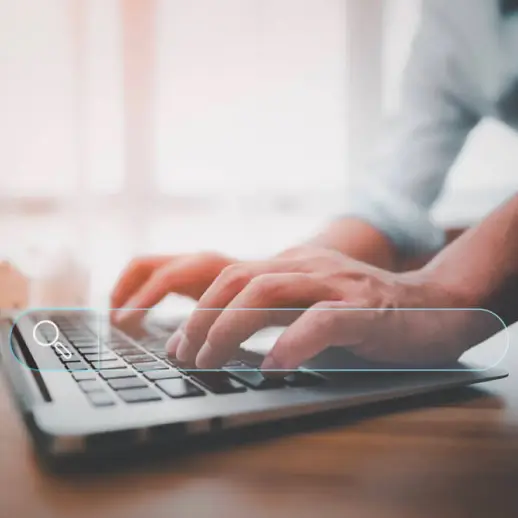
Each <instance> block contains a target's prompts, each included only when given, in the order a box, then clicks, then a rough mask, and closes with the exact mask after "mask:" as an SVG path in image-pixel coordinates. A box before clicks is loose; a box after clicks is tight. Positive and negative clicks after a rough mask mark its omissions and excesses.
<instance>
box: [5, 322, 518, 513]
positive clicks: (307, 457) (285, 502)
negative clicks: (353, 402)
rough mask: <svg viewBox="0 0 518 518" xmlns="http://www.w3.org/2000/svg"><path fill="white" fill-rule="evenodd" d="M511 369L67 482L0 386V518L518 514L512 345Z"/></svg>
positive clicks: (516, 366)
mask: <svg viewBox="0 0 518 518" xmlns="http://www.w3.org/2000/svg"><path fill="white" fill-rule="evenodd" d="M513 338H514V339H516V338H518V328H517V327H515V329H514V330H513ZM514 341H516V340H514ZM504 365H505V366H506V367H507V368H508V369H509V370H510V372H511V376H510V377H509V378H507V379H505V380H499V381H495V382H490V383H487V384H484V385H481V386H480V387H479V388H476V389H475V388H472V389H461V390H455V391H450V392H447V393H443V394H439V395H428V396H425V397H420V398H413V399H411V400H408V401H404V402H397V403H391V404H388V405H387V404H384V405H375V406H373V407H370V408H366V409H362V410H354V411H347V412H344V414H343V415H336V414H333V415H332V416H330V417H320V416H319V417H316V418H315V419H314V420H313V421H312V424H311V425H310V426H300V427H298V426H297V427H295V429H292V428H290V426H289V425H277V426H276V427H275V428H276V431H275V433H273V434H272V433H269V434H266V433H264V431H262V430H258V431H257V432H256V434H255V436H252V439H253V440H247V441H239V443H238V444H233V445H232V444H231V445H226V446H221V447H218V448H206V449H204V450H203V451H199V452H197V453H196V452H192V453H191V454H188V455H183V456H180V457H175V458H172V457H169V458H167V459H161V460H160V461H153V462H146V463H144V464H130V465H129V466H125V467H124V468H122V469H118V470H115V471H109V472H103V473H100V472H98V473H84V474H76V475H69V476H58V475H53V474H51V473H49V472H47V471H45V470H44V469H43V468H42V466H41V465H40V464H39V463H38V462H37V461H36V459H35V458H34V456H33V453H32V448H31V445H30V443H29V442H28V437H27V435H26V432H25V429H24V427H23V425H22V423H21V422H20V419H19V418H18V416H17V415H16V412H15V409H14V408H13V405H12V403H11V401H10V398H9V397H8V395H7V393H6V390H5V389H4V388H3V386H2V388H1V389H0V419H1V424H2V426H1V427H0V459H1V464H0V518H4V517H5V518H7V517H19V518H24V517H33V516H38V517H42V518H47V517H48V518H50V517H52V518H65V517H67V518H70V517H78V518H81V517H89V518H92V517H93V516H96V517H97V516H99V517H101V516H102V517H103V518H104V517H109V518H116V517H117V518H118V517H121V518H122V517H124V518H133V517H146V518H148V517H149V518H151V517H162V516H163V517H166V516H167V517H174V516H182V517H194V518H197V517H205V516H207V517H211V518H219V517H222V518H223V517H225V518H228V517H243V516H246V517H247V518H256V517H265V516H269V517H270V516H271V517H283V518H289V517H308V518H309V517H312V518H314V517H344V516H354V517H378V516H383V517H390V518H391V517H398V518H406V517H420V518H423V517H424V518H428V517H430V518H432V517H433V518H438V517H441V518H449V517H452V518H453V517H455V518H458V517H464V516H466V517H490V516H497V517H499V518H501V517H515V516H518V488H517V487H516V485H517V483H518V383H517V381H516V379H518V376H517V375H516V374H517V373H518V351H517V350H516V348H515V347H513V344H511V350H510V352H509V354H508V356H507V357H506V359H505V363H504ZM513 374H514V375H513Z"/></svg>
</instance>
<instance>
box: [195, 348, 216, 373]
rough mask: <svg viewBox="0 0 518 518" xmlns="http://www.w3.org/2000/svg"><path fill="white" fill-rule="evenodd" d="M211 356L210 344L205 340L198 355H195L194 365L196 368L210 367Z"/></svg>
mask: <svg viewBox="0 0 518 518" xmlns="http://www.w3.org/2000/svg"><path fill="white" fill-rule="evenodd" d="M212 356H213V349H212V346H211V345H210V344H209V342H205V343H204V344H203V345H202V347H201V349H200V352H199V353H198V356H196V367H198V369H210V368H211V367H212V362H211V359H212Z"/></svg>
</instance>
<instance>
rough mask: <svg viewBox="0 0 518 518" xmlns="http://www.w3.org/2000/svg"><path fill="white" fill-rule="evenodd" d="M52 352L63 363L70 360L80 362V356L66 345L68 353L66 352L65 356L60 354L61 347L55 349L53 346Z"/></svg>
mask: <svg viewBox="0 0 518 518" xmlns="http://www.w3.org/2000/svg"><path fill="white" fill-rule="evenodd" d="M53 349H54V352H55V353H56V354H57V355H58V358H59V359H60V360H61V361H62V362H63V363H72V362H80V361H81V356H80V355H79V354H77V353H75V352H73V351H71V350H70V349H69V348H68V347H67V350H68V352H69V353H70V354H67V355H66V357H65V356H62V351H61V349H60V350H56V349H55V348H54V347H53Z"/></svg>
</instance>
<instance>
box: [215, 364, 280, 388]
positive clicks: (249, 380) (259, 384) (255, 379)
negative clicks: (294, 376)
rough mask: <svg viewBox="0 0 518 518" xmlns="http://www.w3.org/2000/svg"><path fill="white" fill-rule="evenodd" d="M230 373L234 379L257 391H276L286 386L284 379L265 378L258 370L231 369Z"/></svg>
mask: <svg viewBox="0 0 518 518" xmlns="http://www.w3.org/2000/svg"><path fill="white" fill-rule="evenodd" d="M225 370H226V369H225ZM228 372H229V374H230V375H231V376H232V377H233V378H236V379H237V380H238V381H240V382H241V383H244V384H245V385H247V386H248V387H251V388H253V389H255V390H267V389H276V388H281V387H284V386H285V382H284V380H283V379H282V378H265V377H264V376H263V375H262V374H261V372H260V371H258V370H249V371H236V370H232V369H229V370H228Z"/></svg>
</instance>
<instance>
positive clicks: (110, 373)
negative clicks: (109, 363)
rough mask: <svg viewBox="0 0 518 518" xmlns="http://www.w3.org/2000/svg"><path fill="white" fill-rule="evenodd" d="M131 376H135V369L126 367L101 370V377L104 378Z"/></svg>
mask: <svg viewBox="0 0 518 518" xmlns="http://www.w3.org/2000/svg"><path fill="white" fill-rule="evenodd" d="M133 376H135V371H134V370H132V369H128V368H125V369H114V370H107V371H101V377H103V378H104V379H105V380H112V379H118V378H130V377H133Z"/></svg>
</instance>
